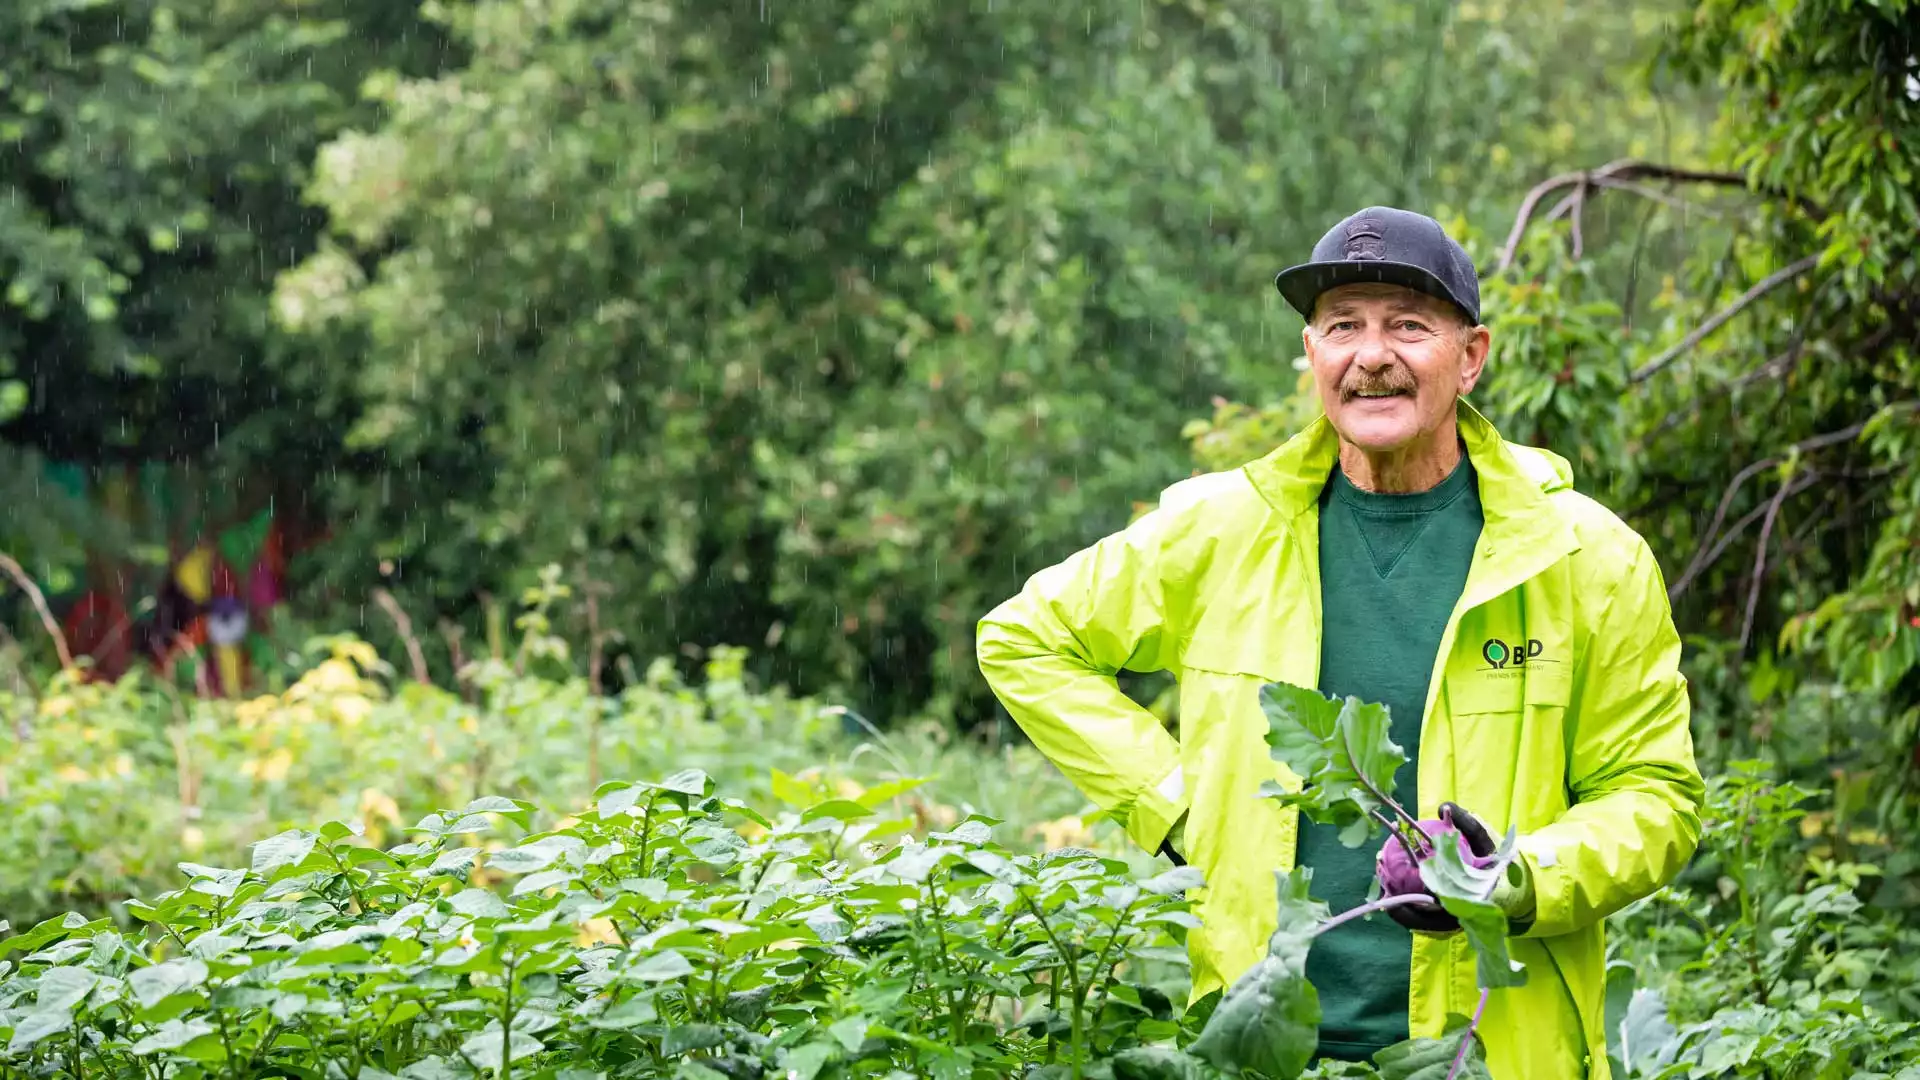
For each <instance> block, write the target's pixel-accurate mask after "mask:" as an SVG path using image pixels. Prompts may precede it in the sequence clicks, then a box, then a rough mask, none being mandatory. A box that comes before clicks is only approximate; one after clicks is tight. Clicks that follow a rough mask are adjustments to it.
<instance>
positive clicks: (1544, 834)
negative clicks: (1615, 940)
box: [1519, 541, 1705, 937]
mask: <svg viewBox="0 0 1920 1080" xmlns="http://www.w3.org/2000/svg"><path fill="white" fill-rule="evenodd" d="M1688 721H1689V707H1688V702H1687V684H1686V679H1685V678H1684V677H1683V676H1682V675H1681V674H1680V637H1679V634H1678V633H1676V632H1675V630H1674V627H1673V615H1672V612H1671V610H1670V609H1669V608H1668V605H1667V593H1666V588H1665V585H1664V583H1663V582H1662V581H1661V577H1660V568H1659V566H1658V564H1656V563H1655V562H1654V559H1653V553H1652V552H1651V551H1649V550H1648V549H1647V546H1646V543H1645V542H1644V541H1641V542H1639V544H1638V547H1637V550H1636V551H1635V553H1634V556H1633V560H1632V563H1631V565H1630V566H1629V568H1628V571H1627V573H1626V575H1625V576H1624V577H1623V578H1622V579H1621V581H1620V583H1619V584H1618V585H1617V586H1616V587H1615V589H1614V592H1613V595H1612V596H1610V597H1609V598H1608V599H1607V601H1606V602H1605V604H1604V605H1603V606H1602V608H1601V614H1600V617H1599V620H1598V622H1597V624H1596V626H1595V628H1594V631H1593V636H1592V638H1591V639H1590V643H1589V645H1588V646H1587V655H1586V657H1585V658H1584V660H1583V661H1582V664H1581V669H1580V671H1578V672H1577V673H1576V679H1575V683H1574V695H1573V701H1572V703H1571V706H1570V710H1569V715H1568V717H1567V723H1568V727H1569V730H1568V762H1567V764H1568V770H1567V781H1568V785H1569V787H1570V788H1571V790H1572V795H1573V799H1574V805H1573V806H1572V807H1570V808H1569V809H1568V810H1567V812H1566V813H1564V814H1562V815H1560V818H1559V820H1557V821H1555V822H1554V823H1553V824H1551V825H1549V826H1547V827H1546V828H1544V829H1540V830H1537V831H1535V832H1532V833H1529V834H1527V835H1525V836H1523V837H1521V838H1520V841H1519V848H1520V852H1521V854H1522V855H1523V856H1524V857H1525V859H1526V862H1527V865H1528V869H1530V870H1531V871H1532V875H1533V894H1534V895H1533V902H1534V917H1533V924H1532V926H1530V927H1529V928H1528V929H1527V931H1526V936H1528V937H1547V936H1551V935H1554V934H1565V933H1568V932H1570V931H1573V930H1578V929H1580V928H1582V927H1584V926H1588V925H1591V924H1592V923H1595V922H1597V921H1599V920H1601V919H1603V918H1605V917H1607V915H1609V914H1611V913H1612V912H1614V911H1617V910H1619V909H1620V908H1622V907H1625V906H1626V905H1627V904H1629V903H1631V902H1633V901H1634V900H1637V899H1639V898H1640V897H1643V896H1646V895H1648V894H1649V893H1652V892H1654V891H1655V890H1657V889H1659V888H1660V887H1661V886H1662V885H1664V884H1666V883H1667V882H1668V881H1670V880H1672V879H1673V876H1674V875H1675V874H1677V873H1679V872H1680V870H1681V868H1682V867H1683V866H1685V865H1686V861H1687V860H1688V859H1689V858H1691V857H1692V856H1693V850H1694V847H1695V845H1696V844H1697V843H1698V842H1699V839H1700V810H1699V807H1700V800H1701V798H1702V796H1703V794H1704V791H1705V785H1704V784H1703V782H1702V781H1701V778H1700V772H1699V769H1698V767H1697V766H1696V765H1695V764H1694V758H1693V736H1692V733H1691V731H1690V730H1689V728H1688Z"/></svg>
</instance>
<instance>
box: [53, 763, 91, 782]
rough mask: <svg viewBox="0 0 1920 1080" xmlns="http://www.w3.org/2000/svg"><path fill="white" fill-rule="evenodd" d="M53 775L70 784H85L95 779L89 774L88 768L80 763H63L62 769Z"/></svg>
mask: <svg viewBox="0 0 1920 1080" xmlns="http://www.w3.org/2000/svg"><path fill="white" fill-rule="evenodd" d="M53 775H55V776H57V777H59V778H60V779H61V780H64V781H66V782H67V783H69V784H84V783H86V782H87V781H89V780H91V779H93V776H92V775H91V774H89V773H88V772H87V770H85V769H83V768H81V767H80V766H78V765H62V766H60V770H59V771H58V772H56V773H54V774H53Z"/></svg>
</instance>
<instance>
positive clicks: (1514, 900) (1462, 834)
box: [1376, 802, 1533, 934]
mask: <svg viewBox="0 0 1920 1080" xmlns="http://www.w3.org/2000/svg"><path fill="white" fill-rule="evenodd" d="M1420 827H1421V828H1422V829H1423V830H1425V832H1426V833H1427V835H1428V836H1431V837H1433V838H1434V839H1435V840H1437V841H1439V842H1442V843H1444V842H1446V839H1447V837H1449V836H1451V837H1454V843H1458V844H1464V845H1466V849H1467V854H1466V859H1467V862H1468V863H1470V864H1472V865H1474V866H1479V867H1485V866H1489V865H1491V864H1492V863H1493V855H1494V852H1495V851H1496V850H1498V845H1496V844H1495V843H1494V842H1493V834H1492V833H1491V832H1489V831H1488V829H1487V827H1486V825H1485V824H1483V823H1482V822H1481V821H1480V819H1479V818H1476V817H1474V816H1473V814H1472V813H1471V812H1469V811H1468V810H1466V809H1465V808H1464V807H1462V806H1460V805H1459V804H1458V803H1452V802H1447V803H1441V804H1440V817H1439V818H1438V819H1437V820H1436V819H1432V818H1429V819H1427V820H1425V821H1422V822H1421V823H1420ZM1376 876H1377V877H1378V879H1379V881H1380V886H1381V891H1382V894H1383V895H1386V896H1397V895H1404V894H1409V893H1422V894H1425V895H1427V896H1432V895H1433V894H1432V893H1431V892H1429V891H1428V890H1427V887H1426V885H1425V884H1424V883H1423V882H1421V880H1420V869H1419V866H1418V864H1417V863H1416V862H1415V861H1414V859H1413V856H1411V855H1410V854H1408V853H1407V849H1406V846H1405V845H1403V844H1401V843H1400V842H1399V841H1397V840H1392V839H1389V840H1388V842H1387V844H1386V845H1385V846H1384V847H1382V848H1381V850H1380V857H1379V863H1378V866H1377V869H1376ZM1489 901H1490V902H1491V903H1492V904H1493V905H1494V906H1495V907H1498V908H1499V909H1500V910H1501V912H1502V913H1503V914H1505V915H1506V916H1507V921H1508V923H1509V925H1510V926H1511V927H1512V928H1513V929H1514V930H1515V931H1516V932H1518V931H1519V930H1521V929H1524V927H1525V926H1526V925H1527V924H1530V923H1531V922H1532V921H1533V876H1532V874H1531V873H1529V872H1528V870H1527V865H1526V863H1525V862H1524V861H1522V860H1519V859H1515V860H1514V861H1513V862H1512V863H1510V864H1508V867H1507V872H1506V874H1505V875H1504V876H1503V877H1502V878H1501V880H1500V884H1499V885H1498V886H1496V887H1495V889H1494V893H1493V895H1492V896H1491V897H1489ZM1387 914H1388V915H1389V916H1391V917H1392V919H1393V921H1394V922H1397V923H1399V924H1400V925H1401V926H1404V927H1406V928H1407V929H1409V930H1418V931H1421V932H1423V933H1429V934H1448V933H1452V932H1454V931H1456V930H1459V929H1460V920H1459V919H1456V918H1454V917H1453V915H1452V914H1451V913H1449V912H1448V911H1447V909H1446V908H1444V907H1441V906H1440V903H1439V901H1438V900H1431V901H1429V902H1427V903H1422V904H1404V905H1401V906H1399V907H1394V908H1389V909H1388V910H1387Z"/></svg>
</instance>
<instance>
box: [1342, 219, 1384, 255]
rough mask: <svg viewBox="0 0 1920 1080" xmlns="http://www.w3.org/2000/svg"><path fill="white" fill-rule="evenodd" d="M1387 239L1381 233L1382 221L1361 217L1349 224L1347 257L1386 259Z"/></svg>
mask: <svg viewBox="0 0 1920 1080" xmlns="http://www.w3.org/2000/svg"><path fill="white" fill-rule="evenodd" d="M1386 257H1387V241H1386V239H1385V238H1384V237H1382V236H1381V235H1380V223H1379V222H1377V221H1375V220H1373V219H1372V218H1361V219H1360V220H1359V221H1356V222H1354V223H1353V224H1351V225H1349V226H1347V258H1349V259H1367V260H1375V259H1377V260H1385V259H1386Z"/></svg>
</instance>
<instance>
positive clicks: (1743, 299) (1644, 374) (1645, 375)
mask: <svg viewBox="0 0 1920 1080" xmlns="http://www.w3.org/2000/svg"><path fill="white" fill-rule="evenodd" d="M1819 264H1820V256H1818V255H1808V256H1807V257H1806V258H1803V259H1801V260H1800V261H1798V262H1795V263H1791V264H1789V265H1787V266H1783V267H1781V268H1780V269H1778V270H1775V271H1774V272H1773V273H1771V274H1768V275H1767V276H1766V277H1764V278H1761V279H1760V280H1759V281H1757V282H1755V283H1754V285H1753V287H1752V288H1750V289H1748V290H1747V291H1746V292H1744V293H1741V294H1740V296H1739V298H1738V299H1736V300H1734V302H1733V303H1731V304H1728V305H1727V306H1726V307H1724V308H1721V309H1720V310H1719V311H1717V312H1715V313H1714V314H1713V317H1712V318H1710V319H1708V320H1707V321H1706V322H1703V323H1701V324H1700V325H1699V326H1697V327H1695V328H1694V329H1693V332H1692V333H1690V334H1688V335H1687V336H1686V337H1684V338H1681V339H1680V343H1679V344H1677V345H1674V346H1673V347H1672V348H1670V349H1667V350H1666V351H1665V352H1663V353H1661V354H1660V355H1659V356H1656V357H1654V358H1653V359H1651V360H1649V361H1647V362H1646V363H1645V364H1642V365H1641V366H1640V367H1639V368H1638V369H1637V370H1635V371H1634V373H1633V374H1632V375H1629V376H1628V377H1627V381H1628V382H1636V383H1638V382H1646V381H1647V380H1648V379H1651V378H1652V377H1654V376H1655V375H1657V374H1659V373H1660V371H1661V370H1662V369H1663V368H1665V367H1666V366H1667V365H1668V364H1671V363H1673V362H1674V360H1675V359H1677V358H1678V357H1679V356H1680V355H1681V354H1683V353H1685V352H1686V351H1687V350H1689V349H1691V348H1693V347H1694V346H1695V345H1698V344H1700V342H1701V341H1703V340H1705V338H1706V336H1707V335H1708V334H1711V333H1713V332H1714V331H1715V330H1718V329H1720V327H1722V326H1724V325H1725V324H1726V322H1727V320H1728V319H1731V318H1733V317H1734V316H1735V315H1738V314H1740V312H1742V311H1743V310H1745V309H1746V307H1747V305H1749V304H1751V303H1753V302H1754V301H1755V300H1758V299H1760V298H1761V297H1762V296H1765V295H1766V294H1767V293H1769V292H1772V291H1773V290H1774V289H1777V288H1779V287H1780V286H1781V285H1784V284H1786V283H1787V282H1789V281H1792V280H1793V279H1794V278H1797V277H1799V276H1800V275H1801V274H1804V273H1806V272H1807V271H1809V270H1811V269H1813V268H1814V267H1815V266H1818V265H1819Z"/></svg>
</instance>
